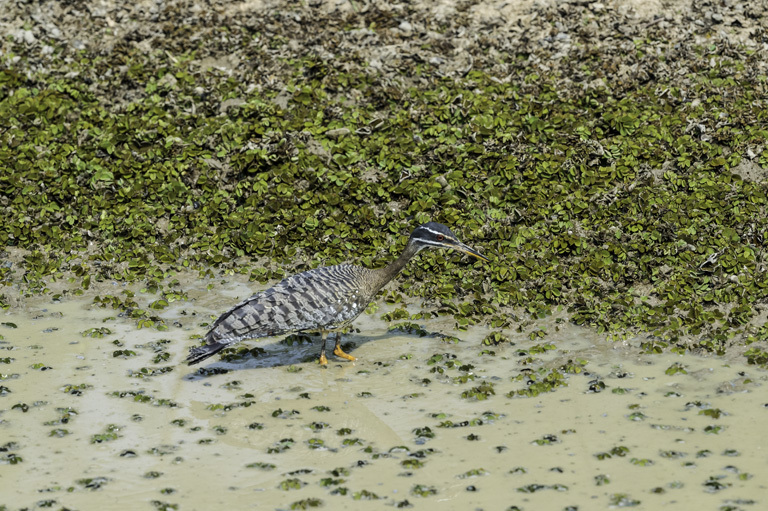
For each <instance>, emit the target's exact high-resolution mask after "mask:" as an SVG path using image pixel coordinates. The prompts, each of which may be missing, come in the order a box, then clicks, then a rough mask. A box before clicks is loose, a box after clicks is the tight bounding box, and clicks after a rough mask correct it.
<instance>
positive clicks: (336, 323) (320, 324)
mask: <svg viewBox="0 0 768 511" xmlns="http://www.w3.org/2000/svg"><path fill="white" fill-rule="evenodd" d="M441 247H442V248H452V249H454V250H459V251H461V252H464V253H466V254H469V255H471V256H474V257H476V258H478V259H480V260H482V261H487V260H488V259H486V258H485V257H483V256H482V255H481V254H480V253H478V252H476V251H475V250H472V249H471V248H469V247H468V246H466V245H465V244H463V243H462V242H460V241H459V240H458V239H457V238H456V235H455V234H453V233H452V232H451V230H450V229H449V228H448V227H446V226H444V225H442V224H439V223H437V222H429V223H426V224H424V225H420V226H419V227H417V228H416V229H415V230H414V231H413V233H412V234H411V237H410V238H409V239H408V244H407V245H406V247H405V250H404V251H403V253H402V254H400V257H398V258H397V259H395V260H394V261H392V263H390V264H389V265H388V266H386V267H384V268H379V269H377V270H369V269H367V268H363V267H362V266H355V265H351V264H340V265H337V266H326V267H323V268H316V269H314V270H309V271H305V272H303V273H299V274H298V275H293V276H292V277H288V278H286V279H284V280H282V281H280V282H278V283H277V284H276V285H275V286H274V287H271V288H269V289H267V290H264V291H261V292H259V293H256V294H255V295H253V296H252V297H250V298H248V299H247V300H244V301H242V302H240V303H239V304H237V305H235V306H234V307H233V308H231V309H229V310H228V311H227V312H225V313H224V314H222V315H221V316H220V317H219V319H217V320H216V322H215V323H214V324H213V327H212V328H211V330H210V331H209V332H208V333H207V334H205V341H206V344H205V345H204V346H199V347H195V348H191V349H190V350H189V356H188V357H187V362H188V363H189V364H190V365H192V364H197V363H198V362H200V361H202V360H205V359H206V358H208V357H210V356H211V355H214V354H216V353H217V352H219V351H221V350H222V349H224V348H226V347H227V346H231V345H233V344H236V343H238V342H240V341H242V340H244V339H254V338H258V337H269V336H273V335H283V334H288V333H292V332H320V334H321V336H322V348H320V363H321V364H327V363H328V360H327V359H326V357H325V341H326V338H327V337H328V333H329V332H332V331H336V330H340V329H342V328H344V327H345V326H347V325H349V324H350V323H351V322H352V321H353V320H354V319H355V318H356V317H357V316H359V315H360V313H361V312H363V311H364V310H365V309H366V307H367V306H368V304H369V303H370V302H371V301H372V300H373V298H374V297H375V296H376V293H378V292H379V290H380V289H381V288H382V287H384V286H385V285H386V284H387V283H388V282H389V281H390V280H392V279H393V278H394V277H395V276H396V275H397V274H398V273H399V272H400V270H402V269H403V267H404V266H405V264H406V263H407V262H408V261H409V260H410V259H411V258H412V257H413V256H414V255H416V254H417V253H418V252H419V251H420V250H421V249H423V248H441ZM340 337H341V336H340V335H337V336H336V347H335V349H334V350H333V353H334V354H335V355H336V356H339V357H342V358H346V359H347V360H355V357H353V356H351V355H347V354H346V353H344V352H343V351H342V350H341V346H340V344H339V341H340Z"/></svg>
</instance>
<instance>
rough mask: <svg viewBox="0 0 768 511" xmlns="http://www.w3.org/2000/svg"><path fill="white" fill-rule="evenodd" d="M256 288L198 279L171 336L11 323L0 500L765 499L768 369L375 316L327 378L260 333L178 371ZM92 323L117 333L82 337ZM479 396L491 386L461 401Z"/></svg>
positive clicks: (104, 322)
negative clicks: (247, 348)
mask: <svg viewBox="0 0 768 511" xmlns="http://www.w3.org/2000/svg"><path fill="white" fill-rule="evenodd" d="M247 293H248V288H247V286H246V284H245V283H242V282H241V283H237V282H232V283H230V284H227V285H226V286H225V289H224V290H223V291H222V290H220V289H218V290H216V291H215V292H206V291H204V290H203V288H202V284H201V285H200V289H198V290H194V291H190V296H192V297H193V298H195V299H194V300H193V301H191V302H176V303H173V304H171V306H170V307H169V308H168V309H166V310H165V311H164V312H163V313H162V316H163V317H164V319H165V320H166V323H167V324H168V325H169V327H170V328H169V330H168V331H167V332H158V331H155V330H152V329H142V330H137V328H136V325H135V322H134V321H131V320H128V319H126V318H121V317H114V316H116V314H115V312H114V311H112V310H109V309H100V308H96V307H93V306H92V305H91V302H92V300H93V296H92V295H86V296H83V297H80V298H77V299H65V300H64V301H62V302H60V303H54V302H51V301H50V300H46V301H40V300H38V301H36V302H33V303H32V304H30V305H28V306H26V307H25V309H24V310H20V309H15V310H10V311H6V312H4V313H3V314H2V315H0V321H1V322H3V326H2V327H1V328H0V334H2V336H3V337H4V340H3V341H2V344H0V348H2V350H0V373H1V374H2V378H3V379H2V381H0V385H1V386H2V392H3V394H2V396H0V447H2V449H3V451H2V452H0V488H2V492H1V495H2V496H1V497H0V504H4V505H5V506H7V508H8V509H22V508H37V507H41V508H42V507H51V508H54V509H60V508H62V507H66V508H69V509H98V508H101V509H128V508H130V509H144V508H146V509H164V508H165V509H173V507H172V506H178V509H214V508H221V507H222V506H226V507H228V508H232V509H291V508H292V505H293V506H294V508H298V509H301V508H302V507H301V506H305V507H310V506H311V505H312V504H322V505H324V507H325V508H327V509H361V508H369V507H373V506H375V507H382V506H387V507H388V508H391V507H392V506H393V505H394V506H400V507H404V506H407V505H411V506H413V507H414V508H421V509H427V508H429V509H433V508H434V507H435V506H436V505H439V506H440V509H484V510H498V509H500V510H506V509H509V508H510V507H512V506H517V507H519V508H520V509H526V510H543V509H547V510H548V509H556V510H557V509H580V510H587V509H607V508H611V507H619V506H628V507H632V506H634V507H635V508H636V509H661V508H662V507H664V506H672V508H674V509H697V508H700V509H754V510H757V509H764V508H765V507H766V501H767V500H768V499H766V495H768V488H767V486H768V483H766V480H765V477H764V474H765V473H766V470H767V469H768V442H767V441H766V440H765V424H766V421H767V420H768V405H767V404H768V396H766V394H765V387H764V386H765V383H766V379H767V376H768V374H766V373H765V372H763V371H760V370H757V369H755V368H754V367H750V366H746V365H743V364H742V363H741V362H739V361H732V360H726V359H720V358H700V357H696V356H692V355H685V356H678V355H673V354H664V355H643V354H641V353H640V350H639V349H638V348H637V345H638V344H639V342H638V341H634V342H628V343H626V344H622V345H619V344H609V343H607V342H605V341H604V340H602V338H601V337H599V336H596V335H594V334H592V333H590V332H589V331H587V330H582V329H578V328H575V327H573V326H570V325H568V324H565V323H559V324H558V323H556V322H554V321H547V322H543V323H541V324H540V325H538V326H540V327H542V328H544V329H545V330H546V331H547V332H548V335H547V336H546V338H545V339H544V340H543V341H538V342H533V341H530V340H528V338H527V337H525V336H523V335H521V334H515V333H512V332H505V333H506V334H508V335H509V336H510V337H511V338H512V339H513V341H514V342H515V343H516V345H515V346H506V347H495V348H492V349H493V351H495V355H494V356H490V355H487V354H486V355H481V354H480V353H481V351H482V350H483V349H484V348H486V349H487V347H483V346H481V345H480V341H481V339H482V338H483V337H484V336H485V335H486V334H487V331H486V330H482V329H476V330H471V331H469V332H455V331H452V330H451V325H452V321H443V322H440V321H434V322H426V323H425V322H420V323H421V324H423V325H424V326H425V327H426V329H427V330H429V331H440V332H443V333H447V334H452V335H456V336H457V337H459V338H461V339H462V341H463V342H461V343H458V344H453V343H446V342H443V341H441V340H440V339H438V338H434V337H422V338H420V337H418V336H409V335H403V334H400V333H388V332H387V324H386V323H385V322H383V321H381V320H380V318H379V316H380V313H376V314H373V315H369V316H364V317H362V318H360V319H359V320H358V322H356V324H355V326H356V327H358V328H359V329H360V330H361V332H360V333H354V334H350V335H348V336H346V337H345V347H348V348H349V351H350V352H351V353H352V354H354V355H355V356H356V357H358V358H359V360H358V361H357V362H355V363H349V362H346V361H339V360H338V359H336V358H333V359H331V360H330V364H329V367H328V368H322V367H320V366H318V365H317V364H315V363H314V362H307V361H306V360H309V359H312V358H314V356H315V355H316V354H317V351H318V346H317V345H310V344H298V345H292V346H291V345H287V344H285V343H281V342H279V341H280V339H267V340H262V341H253V342H252V343H249V344H251V345H254V346H255V345H259V346H261V347H263V348H264V349H265V350H266V352H265V353H264V354H263V355H262V356H260V357H258V358H249V359H247V360H245V361H244V362H241V363H237V364H233V363H230V364H228V363H224V362H220V361H218V359H217V358H214V359H212V360H211V362H210V363H209V364H203V366H204V367H206V368H208V369H214V368H226V369H229V372H226V373H225V374H214V375H209V376H201V375H199V374H197V373H196V371H191V370H190V369H189V368H188V367H187V366H186V365H183V364H182V363H181V361H182V360H183V358H184V356H185V355H186V352H187V348H188V347H189V346H190V345H192V344H193V343H194V342H195V341H192V340H190V339H189V337H190V336H191V335H193V334H202V333H204V331H205V329H204V328H203V327H201V326H199V323H201V322H202V321H206V320H207V319H208V317H209V314H211V313H214V312H215V311H218V310H223V309H225V308H226V307H227V306H228V305H229V304H230V303H232V302H233V301H235V300H236V299H237V298H238V297H239V296H245V295H246V294H247ZM94 294H95V291H94ZM137 299H142V300H144V301H145V302H147V303H148V302H149V301H152V300H154V299H156V297H154V296H139V297H138V298H137ZM110 317H112V318H111V319H109V318H110ZM14 326H15V327H14ZM101 327H106V328H108V329H109V331H110V332H111V333H108V334H106V335H104V336H103V337H101V338H99V337H87V336H86V337H84V336H83V335H82V332H86V331H89V329H93V328H101ZM330 342H332V341H329V343H330ZM347 343H350V344H347ZM535 344H539V345H543V344H553V345H554V346H555V347H556V349H551V350H545V352H544V353H542V354H539V355H534V356H533V357H534V358H533V360H532V361H531V360H528V364H527V365H526V366H523V365H521V363H522V362H523V361H525V360H526V359H527V358H528V357H527V356H523V355H521V352H520V351H519V350H528V349H530V347H531V346H533V345H535ZM116 352H117V353H116ZM132 353H135V356H132ZM116 354H117V356H115V355H116ZM166 354H167V355H166ZM166 357H167V360H164V359H165V358H166ZM579 358H581V359H585V360H586V361H588V364H587V365H586V366H585V372H584V373H582V374H573V375H570V376H569V377H568V386H567V387H562V388H559V389H557V391H555V392H552V393H547V394H541V395H539V396H537V397H533V398H523V397H514V398H511V397H508V396H507V394H508V393H509V392H511V391H512V392H514V391H516V390H520V389H523V388H525V386H526V382H525V381H515V380H513V379H514V377H516V376H518V375H519V374H520V371H521V369H524V368H525V367H529V368H530V369H531V370H532V371H533V372H534V373H535V372H537V371H538V370H539V369H540V368H550V367H559V366H561V365H563V364H564V363H566V362H567V361H568V360H576V359H579ZM438 359H440V360H438ZM466 364H471V365H473V366H474V368H471V369H468V368H467V367H466ZM675 364H680V365H679V366H676V365H675ZM461 366H464V368H463V369H462V368H461ZM142 368H147V369H146V370H145V372H142ZM163 371H165V372H163ZM441 371H442V373H441ZM153 373H154V374H153ZM463 380H466V381H463ZM603 384H604V388H603ZM483 385H485V388H486V389H488V388H492V390H493V392H495V394H490V393H489V394H488V396H487V399H484V400H477V399H474V398H465V397H462V393H464V392H467V391H470V390H471V389H473V388H476V387H478V386H483ZM481 394H482V393H481ZM475 395H477V394H475ZM481 397H482V395H481Z"/></svg>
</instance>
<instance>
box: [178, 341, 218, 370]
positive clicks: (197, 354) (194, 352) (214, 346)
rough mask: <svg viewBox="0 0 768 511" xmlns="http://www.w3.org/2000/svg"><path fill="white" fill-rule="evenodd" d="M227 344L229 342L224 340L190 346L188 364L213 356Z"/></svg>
mask: <svg viewBox="0 0 768 511" xmlns="http://www.w3.org/2000/svg"><path fill="white" fill-rule="evenodd" d="M227 346H228V344H227V343H224V342H214V343H211V344H206V345H205V346H198V347H196V348H190V349H189V355H187V364H188V365H195V364H197V363H199V362H202V361H203V360H205V359H206V358H208V357H212V356H213V355H215V354H216V353H218V352H220V351H221V350H223V349H224V348H226V347H227Z"/></svg>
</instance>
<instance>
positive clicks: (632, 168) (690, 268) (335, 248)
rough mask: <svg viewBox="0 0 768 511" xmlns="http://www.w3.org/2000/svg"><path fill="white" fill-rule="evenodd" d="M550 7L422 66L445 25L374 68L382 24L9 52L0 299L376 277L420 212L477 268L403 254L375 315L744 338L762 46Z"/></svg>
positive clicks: (758, 293) (751, 308) (246, 25)
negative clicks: (403, 305)
mask: <svg viewBox="0 0 768 511" xmlns="http://www.w3.org/2000/svg"><path fill="white" fill-rule="evenodd" d="M296 9H299V11H301V9H302V8H300V7H296ZM304 9H308V8H307V7H305V8H304ZM568 9H570V11H568V12H566V13H565V14H562V13H561V14H560V17H559V18H557V19H554V18H552V19H547V18H546V16H543V17H539V18H537V19H536V21H535V23H533V22H532V23H533V24H532V26H531V27H530V30H527V31H522V32H519V31H518V32H509V33H508V35H507V38H506V39H504V38H503V37H501V36H498V37H496V38H490V37H484V36H483V35H482V34H480V35H478V36H477V38H476V39H474V40H473V44H472V45H471V46H470V47H469V48H468V49H467V50H466V52H467V53H468V54H469V56H470V58H469V59H467V60H466V61H467V62H469V65H468V66H467V67H466V68H464V69H453V68H450V67H449V68H446V70H443V69H442V68H441V65H440V58H442V57H440V55H444V56H445V59H449V58H450V56H451V55H455V52H454V51H453V50H454V48H452V47H449V46H445V45H446V44H448V43H450V42H451V41H453V38H454V36H455V33H456V32H455V31H456V30H458V25H456V24H452V23H458V22H457V21H454V22H448V21H443V22H440V21H434V22H432V25H431V26H428V28H429V30H431V31H432V32H434V33H435V35H434V37H432V39H430V38H429V37H426V36H425V37H424V38H423V40H420V41H419V42H418V45H415V46H410V48H413V47H415V48H417V49H420V51H421V52H423V55H422V54H420V53H414V54H411V55H408V54H405V53H403V52H400V53H398V54H397V55H396V56H395V57H392V58H391V59H390V60H391V61H392V62H389V61H388V60H387V58H385V57H386V53H385V52H384V53H381V52H380V53H374V52H373V50H372V49H371V48H370V47H368V46H371V44H369V43H366V42H365V38H369V39H372V40H374V42H376V43H377V46H376V45H374V46H376V47H384V46H386V44H387V43H391V42H392V41H395V42H397V41H398V40H400V39H402V36H399V35H398V26H399V25H398V23H399V21H398V20H397V19H395V18H394V17H392V16H389V17H388V16H387V13H386V12H383V11H377V10H376V9H375V8H371V9H370V10H368V11H367V12H349V13H347V14H346V15H345V16H337V17H333V16H331V15H328V16H326V17H324V16H323V15H321V14H318V15H317V16H316V18H311V17H310V16H308V15H307V14H306V13H303V11H301V13H302V16H303V17H300V19H299V21H296V16H293V14H292V13H291V12H288V11H286V10H283V11H276V12H274V13H271V14H270V15H269V16H257V15H255V14H242V13H235V14H226V13H222V12H217V13H202V14H200V15H199V16H198V17H195V18H185V20H184V21H182V22H179V23H174V20H173V18H172V14H173V13H164V16H166V18H163V17H161V19H160V20H159V21H157V22H156V23H155V24H154V25H153V26H154V27H155V28H156V30H158V33H159V34H160V35H159V36H158V37H156V38H154V39H151V41H152V42H151V44H150V43H147V41H146V38H144V39H143V40H142V38H140V37H138V36H136V35H135V33H131V32H129V33H128V34H127V35H125V36H122V37H117V36H114V35H113V36H111V37H107V38H106V39H105V43H104V45H102V46H99V45H98V44H96V43H93V44H91V45H85V46H84V47H81V48H79V49H78V48H77V47H76V46H75V45H73V44H71V43H67V42H66V41H63V40H57V39H53V38H51V39H49V40H41V41H38V42H37V43H36V44H35V45H34V46H30V45H29V44H27V43H25V42H23V41H22V40H20V39H14V37H12V36H8V37H7V38H6V39H5V40H4V41H3V42H2V50H3V51H2V54H0V59H1V60H0V62H1V64H0V119H2V125H3V126H2V128H0V206H1V207H0V223H2V225H3V228H2V229H1V230H0V245H2V246H3V247H8V248H9V249H10V248H18V249H24V252H23V254H24V255H23V260H21V261H12V260H11V259H10V256H8V257H6V263H5V264H3V265H2V267H1V268H0V284H2V285H3V286H4V287H2V288H0V294H1V296H0V305H2V306H4V307H8V306H9V303H10V298H9V297H10V296H12V295H14V296H16V295H25V294H34V293H45V292H49V291H48V283H49V282H50V281H51V279H57V280H61V279H66V278H69V279H71V290H70V291H69V292H81V291H82V289H85V288H88V287H89V285H90V283H91V282H93V281H94V280H106V279H115V280H121V281H142V282H146V283H147V285H148V286H149V287H150V288H152V289H159V290H164V291H165V292H174V291H173V290H174V285H173V276H174V275H175V274H176V272H179V271H182V270H189V269H192V270H197V271H199V272H200V274H201V276H206V275H208V276H212V275H217V274H219V273H220V272H238V273H243V274H247V275H250V278H251V279H252V280H254V281H258V282H259V283H266V282H268V281H271V280H273V279H278V278H280V277H283V276H285V275H287V274H290V273H294V272H298V271H302V270H306V269H308V268H310V267H315V266H319V265H326V264H334V263H339V262H343V261H353V262H356V263H359V264H363V265H367V266H380V265H383V264H385V263H386V262H388V261H389V260H391V259H392V258H393V257H395V255H396V254H397V253H398V252H399V251H400V250H401V249H402V248H403V246H404V243H405V240H406V237H407V235H408V234H409V233H410V231H411V230H412V228H413V227H415V226H416V225H417V224H419V223H422V222H425V221H429V220H435V221H439V222H442V223H445V224H447V225H449V226H450V227H451V228H453V229H454V231H455V232H457V233H458V234H459V236H460V237H461V238H462V240H463V241H465V242H466V243H467V244H469V245H471V246H473V247H475V248H477V249H478V250H480V251H481V252H483V253H484V254H486V255H488V256H489V257H490V258H491V260H492V262H491V263H489V264H481V263H471V265H469V264H468V263H467V261H466V260H464V259H462V258H461V257H460V256H459V255H458V254H453V253H447V252H440V253H437V252H435V253H425V254H423V255H421V256H420V257H419V258H417V259H416V260H415V261H414V262H412V263H411V264H410V266H409V267H408V268H406V270H405V271H404V272H403V273H402V274H401V276H400V278H399V280H398V282H397V285H396V286H392V287H391V288H390V289H391V291H389V292H388V293H387V297H386V298H387V300H389V301H390V302H400V301H412V300H413V299H414V298H416V297H418V298H419V299H423V304H422V308H423V310H424V314H432V315H434V314H453V315H454V316H455V317H456V321H457V325H458V326H459V327H460V328H463V327H467V326H469V325H472V324H476V323H484V324H488V325H490V326H491V327H492V328H494V329H497V330H502V329H509V328H521V327H522V326H521V325H526V324H529V323H530V320H531V319H535V318H538V317H543V316H545V315H547V314H550V313H551V312H552V311H553V310H556V309H560V308H562V309H565V310H566V311H567V313H568V315H569V317H570V318H571V319H572V320H573V321H575V322H576V323H578V324H584V325H590V326H593V327H595V328H597V329H598V330H600V331H603V332H606V333H608V334H610V335H611V336H612V338H621V337H623V336H626V335H629V334H634V333H636V332H647V333H648V334H649V335H648V341H647V342H646V343H645V344H644V347H645V348H646V349H648V350H651V351H656V350H662V349H665V348H672V349H681V350H684V349H700V348H703V349H705V350H707V351H712V352H717V353H722V352H724V350H726V349H727V348H728V347H729V346H730V345H732V344H734V343H738V344H740V345H744V344H745V343H747V344H748V343H752V342H755V341H761V343H760V345H761V346H765V341H766V339H768V328H766V326H765V303H766V296H768V277H766V271H765V255H766V239H765V233H766V222H767V220H766V214H765V208H766V193H765V192H766V188H765V179H764V178H765V169H766V167H767V166H768V149H766V140H767V139H768V128H767V125H766V119H767V118H768V113H767V112H768V110H767V109H766V100H765V98H766V67H767V65H766V58H765V51H764V50H761V51H756V50H755V49H754V46H751V45H749V44H744V45H738V44H734V43H733V42H732V41H730V40H728V39H726V38H718V37H716V36H715V34H716V33H717V32H716V29H714V28H711V27H709V28H708V27H703V28H701V30H699V32H698V33H691V32H683V33H678V32H673V33H672V35H671V36H670V35H669V32H668V31H666V30H665V29H664V27H663V24H661V23H659V24H651V25H642V24H635V25H631V26H630V29H629V30H626V31H615V30H612V29H611V28H610V27H611V26H610V24H609V23H608V22H609V21H610V19H612V18H611V16H614V17H615V16H618V14H617V13H616V12H613V11H610V10H608V11H606V12H604V13H600V12H593V11H590V10H589V9H587V8H586V7H582V6H568ZM546 12H550V13H551V14H552V16H555V17H556V16H557V15H558V12H560V11H557V9H556V8H551V10H550V11H545V14H546ZM262 14H263V13H262ZM292 16H293V17H292ZM425 23H427V22H425ZM441 23H442V24H441ZM556 23H564V24H565V29H556V28H555V26H556ZM593 25H594V26H598V27H601V30H602V31H601V30H598V31H590V30H588V28H589V27H591V26H593ZM534 29H537V30H539V31H541V35H540V36H539V37H538V38H534V37H533V34H535V33H537V32H535V31H534ZM558 30H559V31H558ZM606 30H608V31H609V32H610V34H611V36H610V37H609V38H606V35H605V33H604V32H605V31H606ZM100 33H102V32H98V31H97V32H96V33H95V34H96V35H94V34H92V37H94V38H97V36H98V34H100ZM103 33H104V34H110V32H109V31H106V32H103ZM494 33H495V34H496V33H497V32H494ZM560 33H567V34H568V38H567V40H566V39H565V38H560V40H562V41H564V42H563V44H562V45H560V46H558V44H559V43H558V37H557V35H558V34H560ZM132 34H133V35H132ZM452 34H453V35H452ZM105 37H106V36H105ZM137 37H138V39H139V40H140V41H139V42H138V43H137ZM455 37H458V36H455ZM398 38H399V39H398ZM297 41H298V44H296V42H297ZM144 43H146V44H144ZM566 43H567V44H566ZM43 44H45V50H46V51H41V49H40V48H41V45H43ZM323 45H325V46H323ZM333 45H341V47H343V48H347V49H349V47H352V46H354V45H358V46H359V47H360V49H359V50H358V51H352V50H349V51H347V50H345V51H339V52H333V53H332V52H330V50H329V49H330V48H333ZM558 52H559V53H558ZM374 55H378V57H375V58H374ZM382 55H384V56H382ZM435 59H437V60H435ZM382 62H383V63H382ZM78 290H80V291H78ZM118 305H119V304H118ZM750 353H751V359H750V360H751V361H754V362H755V363H759V364H762V365H765V364H766V362H768V353H766V351H763V350H761V349H757V348H754V349H753V350H751V351H750Z"/></svg>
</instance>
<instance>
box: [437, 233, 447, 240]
mask: <svg viewBox="0 0 768 511" xmlns="http://www.w3.org/2000/svg"><path fill="white" fill-rule="evenodd" d="M444 239H445V236H443V235H442V234H438V235H437V241H443V240H444Z"/></svg>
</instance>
